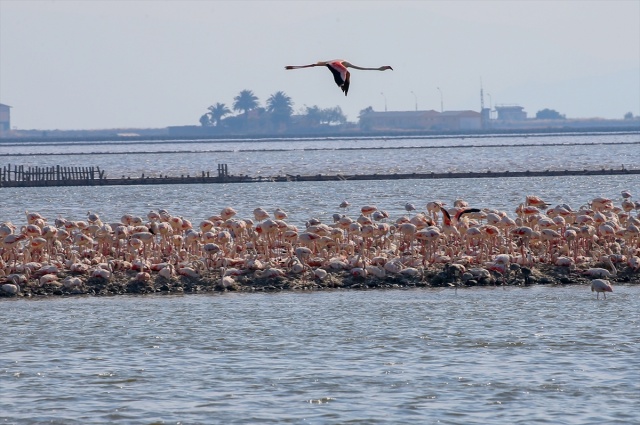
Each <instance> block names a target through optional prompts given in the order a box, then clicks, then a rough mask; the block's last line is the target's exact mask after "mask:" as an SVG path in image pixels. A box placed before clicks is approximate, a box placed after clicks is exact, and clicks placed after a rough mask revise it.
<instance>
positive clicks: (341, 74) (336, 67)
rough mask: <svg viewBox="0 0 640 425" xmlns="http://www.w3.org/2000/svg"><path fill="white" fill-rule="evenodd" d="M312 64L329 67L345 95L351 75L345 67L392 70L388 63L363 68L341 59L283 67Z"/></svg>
mask: <svg viewBox="0 0 640 425" xmlns="http://www.w3.org/2000/svg"><path fill="white" fill-rule="evenodd" d="M314 66H326V67H327V68H329V71H331V73H332V74H333V80H334V81H335V82H336V84H337V85H338V87H340V88H341V89H342V91H343V92H344V95H345V96H346V95H347V92H348V91H349V84H350V76H351V73H350V72H349V71H348V70H347V68H353V69H360V70H364V71H385V70H387V69H390V70H392V71H393V68H391V67H390V66H389V65H385V66H381V67H378V68H364V67H361V66H356V65H353V64H351V63H349V62H347V61H345V60H343V59H335V60H331V61H320V62H316V63H312V64H311V65H299V66H292V65H287V66H285V67H284V69H300V68H312V67H314Z"/></svg>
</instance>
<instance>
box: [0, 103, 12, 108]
mask: <svg viewBox="0 0 640 425" xmlns="http://www.w3.org/2000/svg"><path fill="white" fill-rule="evenodd" d="M0 106H4V107H6V108H12V106H9V105H5V104H4V103H0Z"/></svg>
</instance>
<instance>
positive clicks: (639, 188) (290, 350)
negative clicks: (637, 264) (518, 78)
mask: <svg viewBox="0 0 640 425" xmlns="http://www.w3.org/2000/svg"><path fill="white" fill-rule="evenodd" d="M603 141H604V142H611V141H615V142H616V143H618V144H616V145H609V144H602V142H603ZM507 142H509V143H507ZM190 143H191V145H189V146H188V149H185V150H188V151H190V152H185V153H179V154H177V153H162V151H163V150H182V148H183V147H184V146H185V145H170V144H155V143H154V142H146V143H142V144H136V145H128V144H123V145H122V146H119V145H118V146H116V145H115V144H99V143H98V144H96V143H93V144H75V145H74V144H70V145H64V146H46V145H45V146H35V145H34V146H32V147H28V148H24V147H15V146H5V145H0V155H3V156H2V157H4V159H5V160H6V162H7V163H8V162H11V163H12V164H19V165H20V164H23V165H29V164H28V162H29V161H33V162H34V164H33V165H38V166H42V165H45V164H43V163H44V162H46V161H51V164H60V165H65V164H63V161H68V162H69V164H67V165H73V166H80V165H83V164H85V165H86V162H92V164H90V165H100V166H101V167H103V168H104V169H106V170H118V172H123V173H125V172H129V171H128V170H131V169H133V170H134V171H135V173H138V172H140V170H144V171H145V172H148V173H149V172H150V171H149V170H148V169H147V168H146V167H147V166H149V165H152V166H154V167H157V170H162V172H163V173H167V174H170V175H176V174H180V172H181V170H183V169H185V168H184V167H187V168H188V167H191V168H195V169H198V170H204V169H206V168H203V167H204V165H205V164H208V163H210V162H212V161H213V162H214V163H216V159H214V158H213V156H212V157H208V156H207V155H205V152H204V151H207V150H216V149H217V150H219V151H222V150H229V149H227V148H228V147H229V146H235V150H234V151H231V150H229V152H218V153H214V152H212V153H211V155H219V154H220V155H222V154H224V155H229V157H228V158H226V159H225V160H224V161H219V162H226V163H228V164H229V168H230V170H229V171H230V172H231V173H233V174H240V173H242V174H250V175H257V174H258V173H273V174H278V172H279V170H285V172H287V173H290V174H295V173H296V171H297V170H300V174H315V173H317V170H318V169H323V168H322V167H323V166H330V167H334V168H330V170H324V169H323V170H324V171H321V172H322V173H325V174H329V173H330V172H338V171H336V170H343V169H346V170H347V171H340V172H345V173H370V172H388V170H391V169H395V168H394V167H398V166H401V167H405V168H407V167H410V166H416V167H418V166H425V165H424V164H425V163H427V160H428V161H429V162H428V164H429V167H434V168H435V169H434V171H439V170H440V169H444V170H447V169H448V168H447V167H453V168H454V169H453V170H452V171H456V170H458V169H461V170H463V171H465V169H464V167H470V168H469V169H473V170H476V171H477V170H478V169H484V168H483V167H488V168H491V169H495V170H496V171H498V170H505V169H509V170H512V171H518V170H526V169H531V170H539V169H547V168H549V169H551V168H557V167H560V169H564V168H568V169H576V168H578V169H580V168H582V166H583V165H584V167H585V168H595V167H597V168H600V165H599V164H601V166H602V167H605V168H610V167H613V168H618V167H619V166H620V165H621V164H625V163H626V164H627V165H626V166H627V167H628V168H637V164H639V163H640V158H639V157H638V156H639V155H640V149H637V143H638V135H637V134H631V135H592V136H551V137H544V138H533V137H528V138H513V140H511V139H507V138H495V139H494V138H473V139H466V138H465V139H464V140H462V139H455V138H451V139H442V140H437V141H434V140H428V141H425V140H413V139H406V140H404V139H403V140H401V141H400V142H399V141H398V140H373V141H367V142H366V143H373V145H375V146H377V147H379V148H380V149H358V146H361V145H364V144H365V142H364V141H362V140H338V141H317V140H316V141H314V140H304V141H298V142H289V143H288V144H283V142H281V141H270V142H260V143H258V142H254V141H246V142H242V144H238V143H236V144H230V145H229V146H226V145H224V146H223V145H214V144H212V143H203V142H190ZM324 143H329V145H325V144H324ZM393 143H396V144H398V143H400V144H402V145H403V146H400V147H401V148H397V149H394V148H393V146H394V145H393ZM460 143H462V144H465V143H466V144H469V145H471V144H474V145H487V146H485V147H464V148H452V147H451V146H456V145H457V144H460ZM505 143H506V144H507V145H508V144H518V143H530V144H532V145H536V146H529V147H522V146H497V145H500V144H505ZM405 144H406V145H407V146H404V145H405ZM430 145H440V147H433V146H430ZM445 145H446V146H445ZM488 145H491V146H488ZM212 146H217V147H216V148H215V149H214V148H213V147H212ZM301 146H304V149H302V148H300V147H301ZM371 146H372V145H370V144H367V145H366V146H364V147H371ZM244 147H247V149H248V151H242V149H240V148H244ZM259 147H263V148H265V149H270V150H271V152H266V153H265V152H260V151H259V150H260V149H259ZM326 147H330V148H331V149H325V148H326ZM222 148H224V149H222ZM29 149H32V150H37V151H38V152H35V153H36V154H34V152H29V151H28V150H29ZM44 149H46V151H45V150H44ZM118 149H123V152H117V151H118ZM136 149H137V150H140V151H147V152H152V151H153V152H154V153H153V154H151V153H137V154H131V153H125V152H130V151H133V150H136ZM92 150H95V151H102V152H103V153H102V154H101V155H103V156H94V155H89V154H88V152H91V151H92ZM21 152H22V153H26V154H27V155H22V156H20V155H17V154H18V153H21ZM104 152H110V153H108V154H105V153H104ZM37 153H40V154H37ZM43 153H47V154H51V155H44V154H43ZM154 155H155V156H154ZM314 155H315V156H314ZM2 157H0V158H2ZM147 157H149V158H147ZM300 157H302V158H303V159H305V161H306V162H305V163H304V164H303V163H302V162H300V160H299V159H300ZM216 158H217V157H216ZM292 158H295V160H293V159H292ZM98 160H99V162H98ZM94 161H95V162H94ZM143 161H149V162H145V163H144V164H141V162H143ZM156 161H159V165H158V163H157V162H156ZM185 162H186V164H185ZM411 163H415V164H417V165H410V164H411ZM154 164H155V165H154ZM327 164H328V165H327ZM394 164H395V165H394ZM398 164H399V165H398ZM408 164H409V165H408ZM421 164H422V165H421ZM236 167H237V168H238V169H241V170H247V171H242V172H238V171H236ZM251 167H254V168H253V169H252V168H251ZM456 167H462V168H456ZM208 168H215V167H208ZM469 169H466V170H469ZM157 170H156V171H157ZM331 170H333V171H331ZM373 170H377V171H373ZM385 170H387V171H385ZM250 171H251V172H250ZM253 171H255V172H253ZM135 173H134V175H135ZM185 174H186V173H185ZM639 180H640V179H639V178H638V176H590V177H549V178H542V177H541V178H528V179H520V178H509V179H459V180H458V179H456V180H401V181H398V180H395V181H371V182H353V181H341V182H304V183H303V182H292V183H271V182H265V183H256V184H211V185H167V186H129V187H117V186H113V187H70V188H69V187H66V188H65V187H60V188H22V189H20V188H2V189H0V195H1V196H2V202H1V203H0V221H5V220H11V221H13V222H14V223H15V224H19V225H20V224H24V222H25V215H24V211H25V210H27V209H28V210H30V211H38V212H40V213H41V214H43V215H44V216H46V217H48V218H49V219H50V221H52V220H53V219H54V218H56V217H58V216H59V215H60V216H63V217H65V218H70V219H75V220H79V219H83V218H84V217H86V212H87V211H89V210H91V211H93V212H98V213H99V214H100V215H101V216H102V217H103V219H104V220H105V221H118V220H119V219H120V217H121V215H122V214H124V213H125V212H126V213H133V214H136V215H141V216H143V217H144V216H145V215H146V213H147V212H148V211H149V210H150V209H155V210H157V209H159V208H166V209H168V210H169V211H170V212H171V213H173V214H176V215H181V216H184V217H185V218H189V219H191V220H192V221H193V222H194V224H197V223H199V221H200V220H202V219H204V218H207V217H209V216H210V215H213V214H218V213H219V212H220V210H221V209H222V208H223V207H225V206H233V207H234V208H236V210H237V211H238V216H239V217H241V218H251V217H252V211H253V209H254V208H255V207H257V206H262V207H265V208H267V209H268V210H269V211H273V209H275V207H282V208H284V209H285V210H286V211H287V213H288V214H289V217H290V218H289V220H288V221H290V222H292V223H294V224H298V225H302V224H303V223H304V222H305V221H306V220H308V219H309V218H311V217H318V218H321V219H322V220H323V221H325V222H329V221H330V216H331V214H333V213H334V212H338V207H337V206H338V204H339V203H340V202H341V201H342V200H343V199H348V200H349V201H350V202H351V203H352V207H351V209H350V210H348V211H347V213H348V214H351V215H354V216H355V215H357V214H358V213H359V207H360V206H362V205H365V204H375V205H377V206H378V207H379V208H381V209H386V210H387V211H388V212H389V213H390V215H391V217H392V219H395V218H397V217H398V216H399V215H402V214H405V213H406V212H405V211H404V204H405V203H406V202H413V203H415V204H416V206H418V208H419V209H424V206H425V204H426V203H427V202H429V201H432V200H444V201H445V202H447V203H448V204H452V203H453V200H455V199H457V198H463V199H465V200H467V201H468V202H469V203H470V204H471V205H472V206H478V207H489V208H496V209H504V210H506V211H508V212H509V213H510V215H512V216H513V209H515V207H516V206H517V205H518V204H519V203H521V202H523V201H524V196H525V195H526V194H536V195H539V196H541V197H543V198H544V199H546V200H547V202H550V203H552V204H556V203H568V204H570V205H571V206H573V207H574V208H578V207H579V206H580V205H582V204H584V203H586V202H588V201H589V200H590V199H592V198H593V197H595V196H607V197H610V198H612V199H616V200H619V199H620V191H621V190H630V191H631V192H632V193H633V194H634V197H636V198H637V196H638V193H639V192H640V181H639ZM639 300H640V288H638V287H636V286H624V285H616V286H615V288H614V292H613V293H612V294H610V295H609V297H608V298H607V300H606V301H603V300H602V299H600V300H599V301H597V300H596V299H595V296H594V294H593V293H591V292H590V291H589V290H588V288H586V287H584V286H568V287H551V286H539V287H529V288H518V287H510V288H506V289H502V288H498V289H496V288H472V289H460V290H458V291H457V292H456V291H454V290H452V289H416V290H379V291H340V290H336V291H327V292H317V293H306V292H303V293H280V294H244V293H243V294H233V293H226V294H216V295H212V294H203V295H187V296H144V297H125V296H121V297H113V298H90V297H74V298H66V299H60V298H56V299H39V300H24V299H7V298H2V299H0V323H2V324H3V330H2V332H0V400H1V401H2V403H1V404H0V406H1V407H0V423H45V422H48V423H64V424H70V423H83V424H84V423H220V424H222V423H224V424H230V423H231V424H245V423H246V424H254V423H273V424H276V423H277V424H281V423H296V424H297V423H314V424H321V423H322V424H323V423H351V424H373V423H446V424H474V423H476V424H489V423H505V424H506V423H508V424H515V423H523V424H531V423H546V424H558V423H563V424H584V423H619V424H633V423H640V415H638V414H637V412H638V411H639V410H640V372H638V371H639V370H640V329H639V322H638V315H637V312H638V311H640V301H639Z"/></svg>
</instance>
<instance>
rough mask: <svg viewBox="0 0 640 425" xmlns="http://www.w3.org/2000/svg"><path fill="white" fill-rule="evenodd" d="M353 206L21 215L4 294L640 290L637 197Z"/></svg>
mask: <svg viewBox="0 0 640 425" xmlns="http://www.w3.org/2000/svg"><path fill="white" fill-rule="evenodd" d="M349 207H350V205H349V202H347V201H346V200H345V201H344V202H343V203H342V204H341V205H339V206H338V208H339V209H340V210H341V212H339V213H338V212H336V213H335V214H333V216H332V220H333V221H332V222H331V223H322V222H321V221H320V220H318V219H313V218H312V219H309V220H308V221H307V222H306V223H305V225H304V227H302V226H301V227H298V226H296V225H293V224H290V223H288V222H287V221H286V219H287V213H286V212H285V211H283V210H282V209H280V208H277V209H276V210H275V211H273V212H272V213H269V212H267V211H266V210H264V209H263V208H260V207H258V208H256V209H255V210H254V211H253V218H251V219H249V218H238V217H236V211H235V210H234V209H233V208H232V207H225V208H223V209H222V211H221V212H220V213H219V214H215V215H212V216H210V217H208V218H205V219H204V220H202V221H201V222H200V223H199V224H198V225H195V226H194V225H193V224H192V223H191V222H190V221H189V220H187V219H184V218H182V217H180V216H177V215H172V214H170V213H169V212H168V211H166V210H159V211H150V212H149V213H148V214H147V216H146V218H145V219H143V218H142V217H139V216H134V215H131V214H124V215H123V216H122V217H121V219H120V221H119V222H113V223H106V222H103V221H102V220H101V219H100V217H99V216H98V215H97V214H94V213H91V212H89V213H87V217H86V219H84V220H71V219H65V218H61V217H60V218H57V219H56V220H55V222H54V223H49V222H48V221H47V219H46V218H45V217H42V216H41V215H40V214H38V213H36V212H28V211H27V212H25V214H26V222H27V224H26V225H24V226H21V227H19V228H18V227H17V226H15V225H13V224H12V223H11V222H9V221H5V222H2V223H0V242H1V243H0V296H3V297H38V296H68V295H99V296H104V295H117V294H151V293H202V292H224V291H243V292H258V291H259V292H262V291H267V292H270V291H285V290H292V291H298V290H299V291H319V290H329V289H354V290H355V289H358V290H364V289H374V288H386V289H391V288H415V287H418V288H420V287H423V288H426V287H452V288H456V289H457V288H459V287H466V286H509V285H525V286H526V285H570V284H576V285H588V284H591V288H592V290H593V288H594V285H596V286H595V287H597V284H596V283H595V282H596V281H604V282H606V284H607V285H609V284H611V283H613V284H614V285H615V284H618V283H628V284H639V283H640V213H639V212H640V202H634V201H632V200H631V194H630V193H629V192H628V191H623V192H622V202H621V204H620V205H615V204H614V202H613V200H611V199H608V198H602V197H598V198H594V199H592V200H591V201H589V202H587V203H586V204H585V205H583V206H581V207H580V208H579V209H578V210H574V209H572V208H571V207H570V206H568V205H565V204H562V205H556V206H555V207H551V206H550V205H549V204H548V203H546V202H544V201H543V200H542V199H540V198H539V197H537V196H534V195H528V196H526V198H525V200H524V202H523V203H522V204H520V205H519V206H518V208H517V209H516V211H515V212H516V216H515V217H513V218H512V217H509V214H508V213H507V212H505V211H498V210H492V209H489V208H487V209H482V210H480V209H476V208H471V207H469V205H468V204H467V203H466V202H465V201H464V200H462V199H458V200H456V201H455V202H454V204H453V206H452V207H450V208H445V207H444V205H443V204H442V203H441V202H439V201H431V202H429V203H427V204H426V209H425V211H424V212H419V211H418V209H417V208H416V207H415V206H414V205H412V204H406V205H405V210H406V211H407V214H406V215H403V216H400V217H398V218H396V219H392V218H390V217H389V214H387V213H386V212H385V211H383V210H379V209H378V208H377V207H375V206H374V205H364V206H362V207H361V208H359V209H355V213H356V216H355V217H351V216H349V215H348V214H349V212H350V211H353V210H350V209H349ZM600 283H602V282H600ZM603 284H604V283H603ZM598 295H599V292H598Z"/></svg>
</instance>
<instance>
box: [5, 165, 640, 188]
mask: <svg viewBox="0 0 640 425" xmlns="http://www.w3.org/2000/svg"><path fill="white" fill-rule="evenodd" d="M224 170H225V172H224V173H218V175H215V176H211V175H210V174H209V173H205V172H203V173H202V174H201V175H200V176H188V175H187V176H180V177H170V176H163V177H145V176H144V175H143V176H141V177H123V178H107V177H104V174H101V175H100V176H99V177H98V176H96V177H97V178H96V177H94V178H73V179H42V180H37V179H35V180H26V181H25V180H17V181H16V180H0V187H43V186H45V187H48V186H113V185H160V184H165V185H166V184H207V183H264V182H310V181H340V180H402V179H418V180H429V179H465V178H466V179H477V178H512V177H556V176H601V175H626V174H634V175H636V174H640V169H625V168H618V169H604V168H603V169H600V170H544V171H486V172H463V173H459V172H458V173H452V172H448V173H407V174H397V173H394V174H353V175H347V174H336V175H325V174H317V175H311V176H304V175H291V174H286V175H284V176H270V177H263V176H258V177H251V176H234V175H229V174H226V168H225V169H224Z"/></svg>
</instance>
